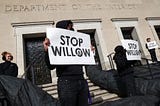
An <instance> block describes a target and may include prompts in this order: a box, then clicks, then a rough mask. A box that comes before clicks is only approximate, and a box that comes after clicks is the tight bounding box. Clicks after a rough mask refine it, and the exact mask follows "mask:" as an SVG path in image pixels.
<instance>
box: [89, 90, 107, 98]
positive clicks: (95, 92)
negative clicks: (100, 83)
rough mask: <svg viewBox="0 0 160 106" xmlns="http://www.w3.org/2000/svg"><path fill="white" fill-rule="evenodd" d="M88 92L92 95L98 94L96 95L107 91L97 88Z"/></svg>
mask: <svg viewBox="0 0 160 106" xmlns="http://www.w3.org/2000/svg"><path fill="white" fill-rule="evenodd" d="M90 93H91V94H92V96H98V95H102V94H106V93H108V91H107V90H103V89H98V90H95V91H93V92H90Z"/></svg>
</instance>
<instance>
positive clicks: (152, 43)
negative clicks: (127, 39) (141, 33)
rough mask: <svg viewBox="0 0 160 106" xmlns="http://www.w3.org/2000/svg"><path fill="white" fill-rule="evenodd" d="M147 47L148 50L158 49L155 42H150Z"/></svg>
mask: <svg viewBox="0 0 160 106" xmlns="http://www.w3.org/2000/svg"><path fill="white" fill-rule="evenodd" d="M147 47H148V49H155V48H158V45H157V43H156V41H151V42H147Z"/></svg>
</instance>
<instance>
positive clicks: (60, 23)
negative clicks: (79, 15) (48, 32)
mask: <svg viewBox="0 0 160 106" xmlns="http://www.w3.org/2000/svg"><path fill="white" fill-rule="evenodd" d="M69 24H73V23H72V21H71V20H62V21H58V22H57V24H56V28H62V29H67V27H68V25H69ZM70 30H72V31H74V29H73V28H71V29H70Z"/></svg>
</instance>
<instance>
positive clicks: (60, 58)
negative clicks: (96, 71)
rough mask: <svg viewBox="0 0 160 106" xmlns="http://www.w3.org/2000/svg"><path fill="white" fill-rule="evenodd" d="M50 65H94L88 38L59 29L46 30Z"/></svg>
mask: <svg viewBox="0 0 160 106" xmlns="http://www.w3.org/2000/svg"><path fill="white" fill-rule="evenodd" d="M47 38H49V40H50V44H51V45H50V47H49V48H48V52H49V59H50V64H55V65H62V64H63V65H69V64H73V65H74V64H77V65H78V64H83V65H87V64H91V65H93V64H95V60H94V55H93V52H92V51H91V42H90V36H89V35H87V34H84V33H79V32H76V31H70V30H65V29H60V28H47Z"/></svg>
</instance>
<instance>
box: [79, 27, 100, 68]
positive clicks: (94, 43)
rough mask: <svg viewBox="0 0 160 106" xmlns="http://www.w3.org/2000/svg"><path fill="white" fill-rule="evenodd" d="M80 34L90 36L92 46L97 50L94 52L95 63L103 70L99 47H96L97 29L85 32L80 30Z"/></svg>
mask: <svg viewBox="0 0 160 106" xmlns="http://www.w3.org/2000/svg"><path fill="white" fill-rule="evenodd" d="M78 32H82V33H85V34H88V35H90V38H91V46H93V47H94V48H95V50H94V59H95V62H96V64H97V65H98V66H99V67H100V68H101V69H102V66H101V62H100V58H99V54H98V49H97V45H96V41H95V32H96V30H95V29H85V30H78Z"/></svg>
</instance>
